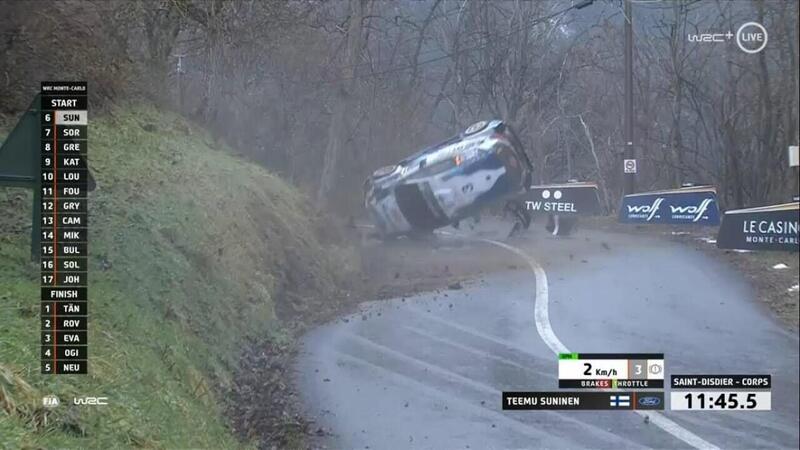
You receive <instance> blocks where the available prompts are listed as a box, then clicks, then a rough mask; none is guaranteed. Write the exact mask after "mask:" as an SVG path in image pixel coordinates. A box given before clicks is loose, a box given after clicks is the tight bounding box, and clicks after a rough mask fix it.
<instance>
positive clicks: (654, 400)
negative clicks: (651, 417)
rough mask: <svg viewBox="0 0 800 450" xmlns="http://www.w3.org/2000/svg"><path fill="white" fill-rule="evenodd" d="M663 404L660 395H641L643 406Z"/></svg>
mask: <svg viewBox="0 0 800 450" xmlns="http://www.w3.org/2000/svg"><path fill="white" fill-rule="evenodd" d="M660 404H661V399H660V398H658V397H639V405H641V406H658V405H660Z"/></svg>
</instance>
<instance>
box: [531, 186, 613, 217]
mask: <svg viewBox="0 0 800 450" xmlns="http://www.w3.org/2000/svg"><path fill="white" fill-rule="evenodd" d="M520 200H522V201H523V202H525V209H526V210H527V211H528V212H530V213H531V214H558V215H563V216H570V215H599V214H602V213H603V208H602V207H601V206H600V197H599V196H598V193H597V184H595V183H564V184H547V185H540V186H531V187H530V189H529V190H528V191H527V192H525V194H523V196H522V197H520Z"/></svg>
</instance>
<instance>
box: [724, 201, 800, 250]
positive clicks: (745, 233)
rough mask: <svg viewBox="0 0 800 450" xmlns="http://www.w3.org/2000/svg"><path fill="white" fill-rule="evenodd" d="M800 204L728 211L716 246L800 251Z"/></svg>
mask: <svg viewBox="0 0 800 450" xmlns="http://www.w3.org/2000/svg"><path fill="white" fill-rule="evenodd" d="M798 218H800V208H798V202H793V203H785V204H782V205H772V206H762V207H758V208H747V209H736V210H732V211H726V212H725V216H724V217H723V218H722V226H721V227H720V229H719V236H717V247H719V248H729V249H740V250H784V251H791V252H796V251H798V249H800V244H799V243H800V238H798V231H797V230H798Z"/></svg>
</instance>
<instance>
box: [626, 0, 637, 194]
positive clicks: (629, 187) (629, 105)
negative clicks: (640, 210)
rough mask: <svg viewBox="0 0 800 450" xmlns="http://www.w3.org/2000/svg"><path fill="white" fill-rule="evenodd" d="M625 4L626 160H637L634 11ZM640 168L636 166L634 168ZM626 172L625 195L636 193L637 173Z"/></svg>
mask: <svg viewBox="0 0 800 450" xmlns="http://www.w3.org/2000/svg"><path fill="white" fill-rule="evenodd" d="M623 1H624V2H625V17H624V20H625V159H632V160H636V152H635V151H634V147H633V11H632V10H631V0H623ZM636 166H638V164H636V165H635V166H634V167H636ZM623 170H624V172H625V173H624V177H625V194H626V195H627V194H633V193H634V192H636V173H635V172H634V171H630V170H627V169H623Z"/></svg>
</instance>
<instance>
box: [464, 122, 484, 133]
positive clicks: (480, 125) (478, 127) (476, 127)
mask: <svg viewBox="0 0 800 450" xmlns="http://www.w3.org/2000/svg"><path fill="white" fill-rule="evenodd" d="M488 125H489V122H487V121H485V120H481V121H480V122H475V123H473V124H472V125H470V126H468V127H467V129H466V130H464V136H470V135H473V134H475V133H477V132H479V131H483V130H484V129H485V128H486V127H487V126H488Z"/></svg>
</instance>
